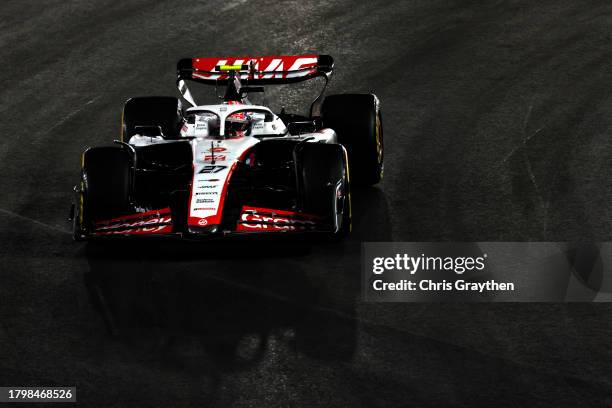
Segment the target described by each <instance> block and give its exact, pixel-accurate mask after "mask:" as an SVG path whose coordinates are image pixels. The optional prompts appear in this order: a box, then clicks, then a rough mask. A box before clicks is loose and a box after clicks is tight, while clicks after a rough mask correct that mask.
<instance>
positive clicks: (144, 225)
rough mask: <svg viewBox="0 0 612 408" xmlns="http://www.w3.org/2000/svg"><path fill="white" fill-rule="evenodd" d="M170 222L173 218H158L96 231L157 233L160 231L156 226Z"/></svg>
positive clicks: (114, 225) (122, 223)
mask: <svg viewBox="0 0 612 408" xmlns="http://www.w3.org/2000/svg"><path fill="white" fill-rule="evenodd" d="M170 222H172V217H156V218H151V219H149V220H140V221H134V222H118V223H115V224H110V225H105V226H103V227H98V228H96V231H108V230H114V229H118V228H122V229H123V228H139V229H142V230H143V231H155V230H156V229H159V228H158V226H157V225H156V224H169V223H170ZM162 227H163V225H162Z"/></svg>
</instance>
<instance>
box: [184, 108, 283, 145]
mask: <svg viewBox="0 0 612 408" xmlns="http://www.w3.org/2000/svg"><path fill="white" fill-rule="evenodd" d="M184 118H185V125H184V126H183V128H182V129H181V136H183V137H203V138H223V139H231V138H240V137H245V136H254V137H263V136H279V135H283V134H285V133H287V128H286V126H285V124H284V123H283V122H282V121H281V120H280V119H279V118H278V117H277V116H276V115H274V114H273V113H272V112H271V111H269V110H268V109H265V108H263V107H262V108H260V107H257V108H255V107H252V106H249V107H246V106H240V107H237V106H232V105H215V106H211V107H196V108H191V109H189V110H187V111H186V112H185V114H184Z"/></svg>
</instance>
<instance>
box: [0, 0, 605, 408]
mask: <svg viewBox="0 0 612 408" xmlns="http://www.w3.org/2000/svg"><path fill="white" fill-rule="evenodd" d="M0 16H1V18H0V45H1V48H0V61H2V70H1V73H0V78H1V82H0V85H1V88H0V89H1V90H0V112H1V115H2V116H1V123H0V129H1V136H2V137H1V138H0V169H1V174H2V182H1V183H2V193H0V282H1V283H0V322H1V325H0V385H76V386H77V387H78V392H77V397H78V400H79V402H80V405H82V406H96V407H100V406H194V407H195V406H197V407H202V406H211V407H226V406H257V407H264V406H265V407H267V406H363V407H389V406H402V407H405V406H406V407H407V406H418V407H437V406H457V407H460V406H470V407H472V406H500V407H519V406H543V407H560V406H571V407H582V406H597V407H599V406H610V405H612V395H611V394H612V393H611V390H612V384H611V382H612V376H611V367H612V351H611V350H612V348H611V347H610V338H612V323H611V322H612V320H611V319H610V316H611V313H612V306H610V305H608V304H366V303H363V302H362V301H361V300H360V280H359V254H360V243H361V241H366V240H367V241H387V240H394V241H453V240H454V241H487V240H489V241H572V240H579V239H595V240H610V239H611V236H612V222H611V220H612V218H611V217H610V210H609V209H610V205H609V203H610V202H611V199H612V197H611V191H612V189H611V188H610V180H611V179H612V178H611V176H612V165H611V163H612V148H611V147H610V146H611V144H610V143H609V138H610V135H611V133H612V132H611V130H612V129H611V128H612V119H611V118H612V100H611V99H610V94H611V91H612V70H611V61H612V48H610V40H611V38H610V37H611V32H612V31H611V27H612V4H610V2H608V1H593V2H581V1H537V2H533V1H522V2H514V1H513V2H510V1H508V2H499V1H486V2H485V1H483V2H469V1H435V0H431V1H406V2H400V1H397V2H394V1H388V0H387V1H379V0H371V1H368V2H354V3H352V2H348V1H341V0H333V1H326V2H322V3H320V4H315V3H311V2H304V1H288V2H282V3H281V2H277V1H257V2H255V1H244V0H239V1H236V0H234V1H217V2H212V1H211V2H206V1H201V2H196V1H172V2H153V1H132V2H112V1H99V0H95V1H79V2H76V1H73V2H67V1H64V0H61V1H47V2H44V3H43V2H39V1H4V2H2V3H1V5H0ZM311 51H313V52H322V53H329V54H331V55H333V56H334V57H335V60H336V74H335V75H334V78H333V81H332V85H331V87H330V92H331V93H334V92H368V91H375V92H376V93H377V95H378V96H379V97H380V99H381V101H382V104H383V112H384V126H385V138H386V140H385V142H386V172H385V179H384V182H383V183H382V184H381V185H380V186H378V187H376V188H372V189H367V190H360V191H356V192H355V194H354V205H355V207H356V208H355V213H356V214H355V218H356V219H355V225H354V227H355V231H354V233H353V234H352V236H351V237H350V239H348V240H346V241H344V242H342V243H339V244H320V245H319V244H316V245H311V246H307V245H295V244H291V243H275V242H258V243H231V244H223V243H218V244H207V245H199V246H186V247H183V246H178V247H177V246H174V245H169V244H165V243H160V244H157V243H156V244H146V245H141V244H130V245H124V246H120V247H110V248H108V247H102V248H100V247H94V246H91V245H89V246H88V245H85V244H81V243H75V242H72V240H71V236H70V234H69V233H68V229H69V227H68V225H67V223H66V221H65V219H66V216H67V214H68V204H69V202H70V199H71V188H72V186H73V184H74V183H75V181H76V179H77V176H78V169H79V155H80V152H81V151H82V150H83V149H84V148H85V147H87V146H90V145H99V144H104V143H109V142H110V141H111V140H112V139H113V138H116V137H117V135H118V133H119V114H120V110H121V104H122V102H123V101H124V100H125V99H127V98H128V97H130V96H139V95H164V94H167V95H176V94H177V93H176V89H175V86H174V80H175V78H174V66H175V63H176V61H177V60H178V59H179V58H181V57H188V56H217V55H240V54H280V53H302V52H311Z"/></svg>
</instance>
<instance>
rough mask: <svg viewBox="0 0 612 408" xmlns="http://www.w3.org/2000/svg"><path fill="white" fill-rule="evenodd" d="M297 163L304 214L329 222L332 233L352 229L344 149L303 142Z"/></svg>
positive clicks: (297, 153) (298, 151) (337, 234)
mask: <svg viewBox="0 0 612 408" xmlns="http://www.w3.org/2000/svg"><path fill="white" fill-rule="evenodd" d="M297 149H298V150H297V151H296V155H297V157H296V162H297V171H298V181H299V183H300V185H299V191H300V198H301V203H300V206H301V207H302V208H303V211H304V212H306V213H310V214H316V215H320V216H323V217H325V218H326V219H329V220H331V224H332V225H333V226H334V234H335V235H336V236H338V237H342V236H345V235H346V234H348V233H349V232H350V230H351V195H350V181H349V174H348V161H347V155H346V150H345V149H344V148H343V147H342V146H341V145H338V144H321V143H303V144H301V145H300V146H299V147H298V148H297Z"/></svg>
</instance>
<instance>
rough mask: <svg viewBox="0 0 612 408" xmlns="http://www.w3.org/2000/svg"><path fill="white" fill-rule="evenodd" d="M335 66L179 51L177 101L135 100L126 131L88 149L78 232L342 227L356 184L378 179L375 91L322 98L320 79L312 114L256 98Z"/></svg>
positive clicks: (342, 230) (187, 233)
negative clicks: (209, 90)
mask: <svg viewBox="0 0 612 408" xmlns="http://www.w3.org/2000/svg"><path fill="white" fill-rule="evenodd" d="M332 71H333V59H332V58H331V57H330V56H328V55H299V56H266V57H232V58H190V59H182V60H180V61H179V62H178V66H177V85H178V88H179V91H180V93H181V96H182V100H181V99H179V98H176V97H138V98H132V99H129V100H128V101H127V102H126V103H125V105H124V108H123V117H122V139H121V140H117V141H115V144H114V145H111V146H101V147H92V148H89V149H87V150H86V151H85V152H84V153H83V155H82V170H81V180H80V183H79V184H78V185H77V186H75V192H76V199H75V202H74V203H73V205H72V213H71V214H72V216H71V219H72V221H73V228H74V237H75V239H77V240H81V239H86V238H89V237H100V236H131V235H138V236H143V235H156V236H159V235H168V236H176V237H215V236H224V235H232V234H249V233H264V232H265V233H272V232H278V233H296V232H319V233H326V234H334V235H343V234H346V233H347V232H348V231H350V226H351V198H350V197H351V196H350V183H351V182H352V183H358V184H370V185H371V184H375V183H378V182H379V181H380V179H381V177H382V172H383V133H382V120H381V113H380V104H379V100H378V98H377V97H376V96H375V95H373V94H342V95H331V96H327V97H325V98H324V99H323V98H322V95H323V92H324V89H325V88H323V91H321V94H320V95H319V96H318V97H317V98H316V99H315V101H314V102H313V103H312V105H311V109H310V115H309V116H300V115H295V114H287V113H285V112H281V113H278V114H277V113H274V112H272V110H270V109H269V108H268V107H266V106H261V105H254V104H251V103H250V101H249V95H250V94H253V93H256V92H257V93H258V92H263V91H264V87H263V85H274V84H287V83H293V82H299V81H305V80H308V79H311V78H315V77H322V78H324V80H325V84H327V82H328V80H329V78H330V76H331V74H332ZM188 81H194V82H199V83H204V84H210V85H215V87H216V89H217V90H218V89H219V87H224V89H225V91H224V95H223V96H222V99H223V101H222V103H217V104H212V105H211V104H207V105H199V104H197V103H196V102H195V100H194V98H193V96H192V93H191V92H190V90H189V88H188V86H187V82H188ZM182 102H186V103H187V104H188V105H190V106H189V107H186V108H183V103H182ZM313 112H320V113H319V114H316V115H315V114H313ZM349 174H350V177H349Z"/></svg>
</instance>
